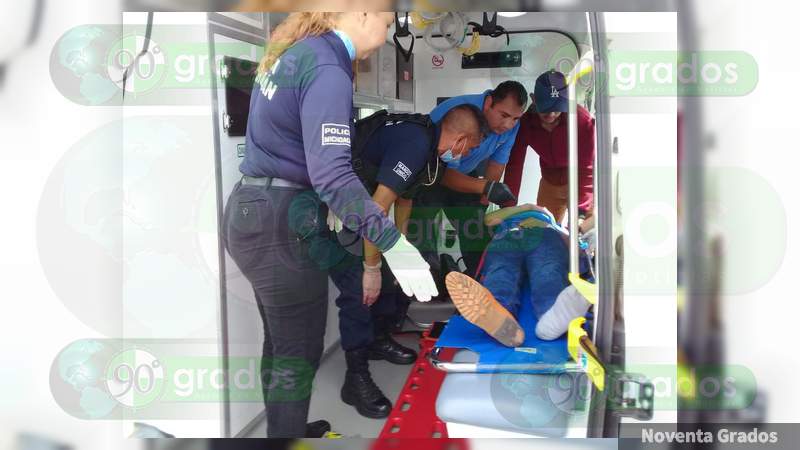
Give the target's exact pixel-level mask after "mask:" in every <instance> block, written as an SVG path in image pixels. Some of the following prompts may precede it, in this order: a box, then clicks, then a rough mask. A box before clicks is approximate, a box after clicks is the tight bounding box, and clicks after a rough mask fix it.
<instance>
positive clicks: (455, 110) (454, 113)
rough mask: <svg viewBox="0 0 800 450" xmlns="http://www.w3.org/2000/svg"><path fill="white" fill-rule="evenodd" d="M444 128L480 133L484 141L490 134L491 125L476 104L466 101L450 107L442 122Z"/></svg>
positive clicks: (467, 132) (458, 131) (459, 131)
mask: <svg viewBox="0 0 800 450" xmlns="http://www.w3.org/2000/svg"><path fill="white" fill-rule="evenodd" d="M441 124H442V125H441V126H442V128H445V129H447V130H448V131H453V132H456V133H465V134H476V133H477V134H478V138H479V139H480V140H481V141H482V140H483V138H484V137H486V135H487V134H489V125H488V124H487V123H486V118H485V117H483V112H482V111H481V110H480V108H478V107H477V106H475V105H470V104H468V103H464V104H461V105H456V106H454V107H452V108H450V110H449V111H447V113H445V115H444V117H442V122H441Z"/></svg>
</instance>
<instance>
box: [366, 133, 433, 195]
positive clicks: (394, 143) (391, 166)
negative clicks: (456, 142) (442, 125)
mask: <svg viewBox="0 0 800 450" xmlns="http://www.w3.org/2000/svg"><path fill="white" fill-rule="evenodd" d="M433 138H434V139H435V140H436V142H438V141H439V131H438V127H436V131H435V132H434V136H433ZM433 147H434V145H433V143H432V142H431V136H430V132H429V131H428V129H427V128H425V127H424V126H422V125H419V124H417V123H410V122H400V123H397V124H387V125H386V126H383V127H381V128H379V129H377V130H375V132H374V133H372V136H370V138H369V140H368V141H367V144H366V145H365V147H364V158H365V159H366V160H367V161H369V162H370V163H372V164H373V165H374V166H375V167H377V168H378V176H377V179H376V181H377V182H378V183H380V184H382V185H384V186H386V187H388V188H389V189H391V190H392V191H394V193H395V194H398V195H402V194H404V193H405V191H406V190H408V188H409V187H411V185H412V184H413V183H414V181H415V180H416V179H417V176H418V175H419V174H420V173H421V172H422V171H424V170H428V167H427V166H428V161H431V151H432V149H433ZM434 151H435V150H434ZM431 169H433V170H435V167H432V168H431ZM433 176H434V173H431V177H433Z"/></svg>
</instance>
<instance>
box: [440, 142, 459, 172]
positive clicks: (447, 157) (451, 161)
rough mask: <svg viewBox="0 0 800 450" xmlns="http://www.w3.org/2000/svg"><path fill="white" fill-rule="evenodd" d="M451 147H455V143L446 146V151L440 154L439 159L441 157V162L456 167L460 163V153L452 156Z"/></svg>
mask: <svg viewBox="0 0 800 450" xmlns="http://www.w3.org/2000/svg"><path fill="white" fill-rule="evenodd" d="M453 147H455V145H453V146H452V147H450V148H448V149H447V151H446V152H444V153H442V154H441V156H439V159H441V160H442V162H444V163H445V164H447V165H448V166H451V167H458V165H459V164H461V154H459V155H458V157H456V156H453ZM462 153H463V152H462Z"/></svg>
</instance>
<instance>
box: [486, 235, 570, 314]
mask: <svg viewBox="0 0 800 450" xmlns="http://www.w3.org/2000/svg"><path fill="white" fill-rule="evenodd" d="M581 262H582V263H583V262H585V261H583V260H582V261H581ZM568 272H569V249H568V247H567V244H566V242H565V240H564V238H563V237H562V235H561V234H559V233H558V232H556V231H554V230H552V229H550V228H528V229H519V230H515V231H508V232H506V233H505V234H504V235H502V236H500V235H498V236H495V239H494V240H492V242H491V243H490V244H489V247H488V250H487V252H486V257H485V259H484V266H483V270H482V273H483V274H484V278H483V281H482V284H483V286H484V287H486V288H487V289H488V290H489V291H490V292H491V293H492V295H494V297H495V298H496V299H497V301H498V302H500V303H501V304H502V305H503V306H504V307H505V308H506V309H508V310H509V311H510V312H511V313H512V314H514V316H515V317H516V316H517V313H518V311H519V306H520V302H521V301H531V302H533V312H534V314H535V315H536V318H537V319H539V318H540V317H541V316H542V315H543V314H544V313H545V312H547V310H549V309H550V308H551V307H552V306H553V304H554V303H555V301H556V298H557V297H558V294H559V293H561V291H562V290H564V288H566V287H567V286H568V285H569V281H568V279H567V273H568ZM523 277H527V280H524V279H523ZM523 281H527V282H528V283H529V285H530V290H531V296H530V299H521V298H520V290H521V287H522V283H523Z"/></svg>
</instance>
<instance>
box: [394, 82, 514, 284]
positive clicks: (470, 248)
mask: <svg viewBox="0 0 800 450" xmlns="http://www.w3.org/2000/svg"><path fill="white" fill-rule="evenodd" d="M527 102H528V92H527V91H526V90H525V87H524V86H522V84H520V83H519V82H516V81H504V82H502V83H500V84H499V85H498V86H497V88H495V89H493V90H488V91H485V92H483V93H480V94H474V95H462V96H458V97H453V98H450V99H448V100H447V101H445V102H443V103H442V104H440V105H439V106H437V107H436V108H434V109H433V111H431V114H430V115H431V119H432V120H433V121H434V122H438V121H440V120H441V118H442V117H443V116H444V115H445V114H446V113H447V112H448V111H449V110H450V109H452V108H453V107H455V106H457V105H462V104H470V105H474V106H476V107H478V108H480V109H481V111H482V112H483V115H484V117H485V118H486V122H487V124H488V127H489V131H490V132H489V133H487V135H486V136H485V137H484V139H483V141H481V143H480V145H479V146H478V147H476V148H474V149H472V151H470V153H469V154H468V155H466V156H464V157H462V158H460V159H457V160H454V161H450V162H449V163H448V164H447V168H448V170H447V171H446V172H445V175H444V178H443V179H442V182H441V184H440V185H438V186H436V187H435V188H433V189H429V190H426V191H425V192H423V193H421V195H419V196H417V197H416V198H415V200H414V209H413V210H412V213H411V220H410V222H409V239H410V240H411V241H412V243H413V244H414V245H415V246H416V247H417V248H418V249H419V250H420V251H421V252H422V253H423V255H425V254H428V257H430V256H431V253H433V254H434V256H435V252H436V243H437V242H439V239H438V236H437V234H438V233H437V232H438V227H436V226H435V220H436V215H437V214H438V213H439V211H440V210H443V211H444V214H445V215H446V216H447V218H448V219H449V220H450V222H451V223H452V224H453V226H454V227H455V229H456V233H457V234H458V240H459V246H460V250H461V255H462V256H463V258H464V264H465V266H466V268H467V272H468V273H470V274H474V273H475V271H476V270H477V267H478V263H479V261H480V258H481V254H482V253H483V250H484V249H485V248H486V246H487V245H488V243H489V231H488V229H487V228H486V226H485V225H484V224H483V216H484V214H485V213H486V206H488V204H489V202H492V203H496V204H503V203H505V202H507V201H509V200H515V197H514V195H513V194H512V193H511V190H510V189H509V188H508V186H506V185H505V184H503V183H501V182H500V178H501V177H502V175H503V171H504V170H505V166H506V163H507V162H508V157H509V154H510V153H511V148H512V147H513V146H514V141H515V139H516V136H517V130H518V129H519V119H520V117H522V114H523V112H524V111H525V107H526V105H527Z"/></svg>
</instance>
